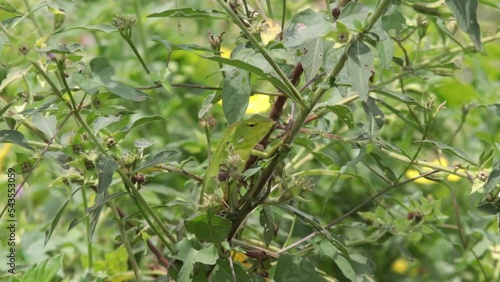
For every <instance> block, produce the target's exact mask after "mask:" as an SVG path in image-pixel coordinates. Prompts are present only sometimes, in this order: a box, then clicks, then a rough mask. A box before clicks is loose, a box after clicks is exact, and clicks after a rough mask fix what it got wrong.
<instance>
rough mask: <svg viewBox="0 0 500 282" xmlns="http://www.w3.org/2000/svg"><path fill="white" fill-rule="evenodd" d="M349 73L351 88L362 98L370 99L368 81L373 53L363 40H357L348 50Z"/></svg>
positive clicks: (364, 99)
mask: <svg viewBox="0 0 500 282" xmlns="http://www.w3.org/2000/svg"><path fill="white" fill-rule="evenodd" d="M347 55H348V57H349V59H348V60H347V66H346V68H347V74H348V79H349V82H350V83H351V88H352V89H353V90H354V91H356V92H357V93H358V94H359V97H360V98H361V100H363V101H366V100H367V99H368V81H369V79H370V76H371V75H372V73H371V68H372V67H373V55H372V53H371V51H370V48H369V47H368V46H367V45H366V44H365V43H363V42H359V41H356V42H355V43H354V44H353V45H352V46H351V47H350V48H349V50H347Z"/></svg>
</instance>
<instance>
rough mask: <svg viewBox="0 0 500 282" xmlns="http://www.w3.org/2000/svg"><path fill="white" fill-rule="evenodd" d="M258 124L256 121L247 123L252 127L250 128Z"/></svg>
mask: <svg viewBox="0 0 500 282" xmlns="http://www.w3.org/2000/svg"><path fill="white" fill-rule="evenodd" d="M256 125H257V124H255V122H249V123H248V124H247V126H248V127H250V128H254V127H255V126H256Z"/></svg>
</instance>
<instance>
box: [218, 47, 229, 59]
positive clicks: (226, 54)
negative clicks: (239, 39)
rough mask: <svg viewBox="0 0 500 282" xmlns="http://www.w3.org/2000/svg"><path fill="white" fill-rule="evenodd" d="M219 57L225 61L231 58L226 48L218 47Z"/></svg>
mask: <svg viewBox="0 0 500 282" xmlns="http://www.w3.org/2000/svg"><path fill="white" fill-rule="evenodd" d="M220 52H221V54H220V56H221V57H222V58H226V59H229V57H230V56H231V50H230V49H229V48H226V47H220Z"/></svg>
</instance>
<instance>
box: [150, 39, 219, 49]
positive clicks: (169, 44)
mask: <svg viewBox="0 0 500 282" xmlns="http://www.w3.org/2000/svg"><path fill="white" fill-rule="evenodd" d="M151 40H152V41H154V42H157V43H160V44H163V46H165V48H167V49H168V51H170V52H172V51H177V50H184V51H190V52H192V51H205V52H213V51H214V50H212V48H210V47H205V46H200V45H196V44H175V43H172V42H170V41H168V40H165V39H163V38H160V37H157V36H155V37H153V38H151Z"/></svg>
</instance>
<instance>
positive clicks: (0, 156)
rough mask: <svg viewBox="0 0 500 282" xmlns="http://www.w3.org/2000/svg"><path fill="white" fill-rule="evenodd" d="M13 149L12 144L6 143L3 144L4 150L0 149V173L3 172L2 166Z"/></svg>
mask: <svg viewBox="0 0 500 282" xmlns="http://www.w3.org/2000/svg"><path fill="white" fill-rule="evenodd" d="M11 148H12V143H5V144H3V147H2V149H0V171H3V170H2V164H4V163H5V162H4V159H5V157H6V156H7V154H8V153H9V151H10V149H11Z"/></svg>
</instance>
